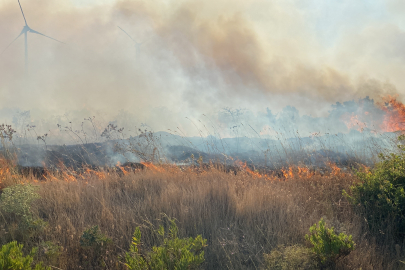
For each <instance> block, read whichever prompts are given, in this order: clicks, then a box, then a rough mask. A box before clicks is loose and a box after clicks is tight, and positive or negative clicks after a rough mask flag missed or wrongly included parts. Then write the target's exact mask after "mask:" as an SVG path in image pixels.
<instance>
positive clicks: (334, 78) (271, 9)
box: [0, 0, 405, 137]
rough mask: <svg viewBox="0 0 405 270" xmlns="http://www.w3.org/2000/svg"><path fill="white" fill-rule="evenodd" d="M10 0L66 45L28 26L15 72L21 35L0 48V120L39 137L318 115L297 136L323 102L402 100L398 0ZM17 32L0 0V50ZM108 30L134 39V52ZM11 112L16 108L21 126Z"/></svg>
mask: <svg viewBox="0 0 405 270" xmlns="http://www.w3.org/2000/svg"><path fill="white" fill-rule="evenodd" d="M21 5H22V7H23V9H24V12H25V16H26V19H27V22H28V25H29V26H30V27H31V28H33V29H35V30H37V31H39V32H41V33H44V34H46V35H49V36H51V37H53V38H56V39H58V40H61V41H63V42H65V43H66V45H63V44H60V43H57V42H54V41H52V40H50V39H46V38H44V37H41V36H38V35H34V34H28V42H29V45H28V51H29V70H28V76H25V75H24V74H25V73H24V38H23V37H20V39H18V40H17V41H16V42H15V43H14V44H12V45H11V46H10V47H9V48H8V49H7V50H6V51H5V52H4V53H3V54H2V55H1V56H0V96H1V98H0V120H1V121H2V122H7V123H10V124H16V123H17V124H21V123H22V122H24V121H25V122H24V123H31V124H35V125H37V126H40V127H41V128H42V130H43V131H44V132H46V131H48V130H51V132H53V133H54V134H57V133H58V129H57V128H56V124H62V125H64V124H66V123H68V122H70V121H71V122H73V124H76V125H77V126H80V123H81V122H82V121H83V118H84V117H89V116H96V119H98V121H99V122H100V123H105V124H108V123H109V122H110V121H116V122H115V123H116V124H117V125H119V126H125V127H127V128H128V129H130V128H131V127H133V126H135V125H137V126H140V125H141V123H146V124H147V125H148V126H149V127H151V128H152V129H153V130H155V131H161V130H167V129H172V130H174V129H176V128H177V127H179V128H180V129H181V130H182V131H184V132H185V134H187V135H198V132H197V130H196V128H195V126H194V124H193V123H192V122H191V121H190V120H189V119H191V120H192V121H193V122H195V123H197V124H198V125H200V126H201V124H200V123H199V122H198V120H199V119H201V121H202V122H203V123H206V124H207V125H208V123H212V124H209V126H210V127H211V126H215V127H217V128H218V130H221V132H222V135H223V136H228V137H232V136H239V135H240V134H238V133H237V132H234V130H232V126H235V123H236V122H243V121H244V122H246V123H249V124H251V125H252V126H253V127H254V128H255V129H256V130H257V131H258V132H259V133H261V134H262V135H265V134H267V131H266V128H267V129H272V132H274V131H275V130H277V128H279V127H275V126H274V124H275V122H274V121H273V122H271V121H269V115H270V116H271V115H276V114H277V113H278V115H277V117H278V119H281V120H279V122H282V123H283V124H284V125H285V124H286V123H289V121H290V120H291V119H294V117H295V120H297V117H298V118H300V117H301V118H300V119H303V118H302V117H303V115H312V116H313V118H310V120H311V121H313V119H315V117H321V118H320V119H321V120H319V119H318V120H316V121H318V122H320V124H317V125H315V127H314V128H312V127H310V128H307V129H305V130H304V133H305V134H304V135H305V136H307V135H309V134H310V132H319V131H321V132H327V131H328V130H329V129H330V128H331V127H330V126H328V125H327V124H325V123H323V122H322V119H326V118H324V117H327V116H328V115H329V114H328V111H333V110H334V108H332V107H331V105H332V104H335V103H336V102H344V101H349V100H353V99H354V100H358V99H360V98H365V97H366V96H370V97H371V98H374V99H376V100H379V99H380V97H381V96H386V95H387V94H399V99H400V100H401V98H402V96H403V94H404V89H403V86H404V85H405V76H403V74H402V72H403V70H405V54H404V50H403V48H404V46H405V32H404V31H405V20H404V19H403V18H404V17H403V14H404V12H405V4H403V1H400V0H374V1H367V0H361V1H355V2H353V1H350V0H344V1H337V0H333V1H327V2H326V1H321V0H305V1H303V0H288V1H284V0H283V1H281V0H279V1H267V0H249V1H246V0H239V1H238V0H215V1H211V0H208V1H171V0H156V1H136V0H135V1H112V0H110V1H107V0H106V1H79V0H76V1H51V0H38V1H27V0H21ZM23 26H24V20H23V17H22V16H21V12H20V9H19V6H18V2H17V1H16V0H3V1H0V34H1V39H0V50H3V48H6V47H7V45H8V44H9V43H10V42H11V41H12V40H13V39H14V38H15V37H16V36H17V35H18V34H19V33H20V32H21V29H22V27H23ZM117 26H120V27H122V29H124V30H125V31H126V32H128V33H129V34H130V35H131V36H132V37H133V38H134V39H135V40H136V41H137V42H143V43H142V45H141V46H140V48H139V49H138V50H137V49H136V48H135V45H134V43H133V42H132V41H131V40H130V39H129V37H128V36H126V35H125V34H124V33H123V32H122V31H121V30H120V29H119V28H118V27H117ZM137 52H138V54H137ZM286 106H291V107H287V108H286ZM293 107H295V108H293ZM224 108H229V110H228V111H224V110H223V109H224ZM266 108H268V110H266ZM236 109H244V110H240V111H238V110H236ZM335 109H336V108H335ZM269 110H271V113H270V114H269ZM24 111H30V113H29V115H28V116H27V115H26V117H25V120H24V121H22V120H21V119H20V118H21V117H23V116H22V114H21V113H22V112H24ZM352 111H353V110H352ZM352 111H350V113H351V112H352ZM203 114H204V115H205V116H206V117H205V116H204V115H203ZM235 115H236V117H237V118H238V119H236V120H235ZM186 117H188V118H186ZM270 118H271V117H270ZM13 119H14V120H13ZM339 119H340V120H341V115H340V116H339ZM329 120H330V119H329ZM325 121H326V120H325ZM297 122H302V121H301V120H299V121H295V122H292V123H293V124H295V123H297ZM304 123H305V122H304ZM342 123H344V121H343V122H342ZM342 123H340V124H339V125H340V126H342V129H341V131H342V132H347V128H346V126H345V125H344V124H342ZM100 125H101V124H100ZM272 125H273V126H272ZM333 126H336V125H335V124H334V125H333ZM322 127H323V128H324V130H321V129H322ZM333 131H335V130H333ZM338 131H339V130H338ZM270 133H271V132H270Z"/></svg>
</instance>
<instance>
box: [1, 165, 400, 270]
mask: <svg viewBox="0 0 405 270" xmlns="http://www.w3.org/2000/svg"><path fill="white" fill-rule="evenodd" d="M62 178H63V177H62V176H55V177H54V178H53V181H42V182H41V181H39V182H38V181H36V180H35V179H33V178H27V179H25V180H24V181H32V182H35V183H36V184H37V185H39V186H40V188H39V193H40V195H41V199H40V200H39V201H38V202H37V203H36V204H35V205H34V211H35V212H36V213H37V214H38V215H39V216H40V217H41V218H43V219H44V220H46V221H47V222H48V224H49V226H48V227H47V229H46V232H45V233H44V234H43V235H42V236H41V237H40V239H39V238H38V239H35V240H33V241H40V240H41V241H42V240H45V241H52V242H54V243H57V244H59V245H61V246H62V247H63V252H62V256H61V257H60V258H59V260H58V262H57V265H56V266H57V267H59V268H61V269H81V268H82V269H83V268H85V266H84V261H85V258H83V254H82V252H81V248H80V245H79V238H80V236H81V235H82V233H83V231H84V230H85V229H86V228H89V227H90V226H93V225H99V226H100V229H101V231H102V232H103V233H105V234H106V235H108V236H109V237H111V238H112V239H113V241H114V245H115V248H114V249H113V250H111V252H110V255H109V256H110V257H109V258H110V260H111V261H109V262H107V265H108V267H109V268H108V269H114V268H122V267H123V266H122V264H119V263H118V260H117V257H118V256H119V255H121V254H123V253H124V251H125V250H127V249H128V247H129V244H130V241H131V237H132V234H133V232H134V230H135V227H136V226H140V225H147V226H151V224H154V225H156V224H158V222H159V219H161V218H162V214H166V215H168V216H170V217H173V218H176V219H177V221H178V226H179V229H180V235H181V236H183V237H190V236H196V235H198V234H202V236H203V237H204V238H206V239H208V242H207V243H208V247H207V248H206V252H205V258H206V260H205V263H204V269H261V268H262V267H263V254H264V253H269V252H270V251H271V250H272V249H273V248H275V247H277V246H279V245H293V244H302V245H305V244H306V243H305V240H304V235H305V234H306V233H308V229H309V227H310V226H311V225H313V224H314V223H316V222H318V221H319V219H320V218H321V217H324V218H325V219H326V220H327V223H328V224H329V225H333V226H335V228H336V229H337V230H338V231H345V232H346V233H348V234H353V238H354V240H355V242H356V243H357V247H356V250H355V251H354V252H352V253H351V254H350V255H349V256H348V257H346V258H345V259H343V260H342V261H340V262H339V268H340V269H360V268H361V269H400V265H399V264H398V259H400V258H401V257H403V256H404V251H403V250H401V247H399V246H396V247H395V245H394V244H392V243H391V242H390V241H389V240H381V239H380V240H378V241H379V242H376V241H374V240H373V239H372V238H371V237H369V236H368V235H367V230H366V229H365V226H364V222H363V221H362V220H361V218H360V217H359V216H358V215H356V213H354V212H353V211H352V208H351V207H350V206H349V205H348V204H347V202H346V200H345V199H344V197H343V196H342V190H343V189H348V187H349V186H350V185H351V184H352V183H353V182H354V181H356V179H355V177H353V176H352V175H351V174H348V173H342V172H340V171H338V170H336V171H335V170H332V172H331V173H328V174H324V175H320V174H311V175H306V176H304V175H299V174H295V175H292V176H291V177H289V178H288V179H287V180H286V179H285V178H280V179H278V178H274V177H260V176H257V175H254V174H252V173H251V172H249V171H243V170H242V171H241V172H239V173H238V174H237V175H235V174H234V173H233V172H229V173H226V172H224V171H223V170H219V169H214V168H211V169H207V170H204V171H197V170H193V169H188V170H183V171H182V170H180V169H178V168H173V167H161V168H158V169H154V168H153V167H151V168H149V169H147V170H144V171H137V172H136V173H132V172H131V173H128V174H126V175H124V176H119V175H118V174H117V173H109V174H105V177H100V176H97V175H95V174H88V175H87V176H86V177H84V178H85V179H82V180H78V181H65V180H66V178H65V180H61V179H62ZM3 179H8V181H9V183H10V181H14V180H15V179H14V180H13V179H12V177H11V178H10V177H9V178H6V177H3ZM10 179H11V180H10ZM58 179H59V180H58ZM20 180H21V179H20ZM4 181H5V180H4ZM4 181H3V182H4ZM8 222H12V220H11V221H8ZM143 235H144V236H145V238H144V239H143V240H144V241H145V244H146V245H149V246H150V245H153V244H154V243H155V242H154V241H155V238H154V237H153V235H150V234H143ZM3 236H4V235H3ZM3 238H4V237H3ZM3 238H2V237H1V236H0V239H3ZM387 239H388V238H387ZM2 241H3V240H2ZM86 269H89V268H88V267H87V268H86Z"/></svg>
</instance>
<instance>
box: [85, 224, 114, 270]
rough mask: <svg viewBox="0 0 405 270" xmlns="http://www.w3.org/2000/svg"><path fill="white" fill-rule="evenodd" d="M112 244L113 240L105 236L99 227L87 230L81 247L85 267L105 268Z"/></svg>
mask: <svg viewBox="0 0 405 270" xmlns="http://www.w3.org/2000/svg"><path fill="white" fill-rule="evenodd" d="M112 244H113V241H112V240H111V238H109V237H108V236H106V235H105V234H103V233H102V232H101V231H100V229H99V227H98V226H93V227H91V228H88V229H87V230H85V231H84V232H83V234H82V236H81V237H80V246H81V247H82V256H83V262H84V263H85V264H86V265H85V266H86V267H90V265H91V266H101V267H105V266H106V264H107V263H106V262H107V261H108V256H109V251H110V249H111V248H112Z"/></svg>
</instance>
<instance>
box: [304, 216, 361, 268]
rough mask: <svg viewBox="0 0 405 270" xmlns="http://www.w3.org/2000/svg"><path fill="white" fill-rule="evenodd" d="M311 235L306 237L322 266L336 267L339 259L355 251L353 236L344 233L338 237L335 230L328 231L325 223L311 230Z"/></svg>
mask: <svg viewBox="0 0 405 270" xmlns="http://www.w3.org/2000/svg"><path fill="white" fill-rule="evenodd" d="M309 231H310V234H309V235H308V234H307V235H305V239H307V240H308V241H309V242H310V243H311V244H312V246H313V247H312V251H313V252H314V253H315V254H316V256H317V258H318V260H319V262H320V264H321V265H322V266H329V265H334V264H335V263H336V261H337V259H338V258H340V257H343V256H346V255H348V254H349V253H350V252H351V251H352V250H354V242H353V240H352V236H351V235H350V236H347V235H346V234H344V233H340V234H339V235H336V234H335V232H334V228H333V227H332V228H330V229H328V228H327V227H326V224H325V221H324V220H323V219H321V220H320V221H319V227H318V226H317V224H316V223H315V224H314V225H313V226H311V227H310V228H309Z"/></svg>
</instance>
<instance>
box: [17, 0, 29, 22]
mask: <svg viewBox="0 0 405 270" xmlns="http://www.w3.org/2000/svg"><path fill="white" fill-rule="evenodd" d="M18 4H19V5H20V9H21V13H22V15H23V17H24V21H25V25H28V24H27V20H26V19H25V15H24V11H23V9H22V7H21V3H20V0H18Z"/></svg>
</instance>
